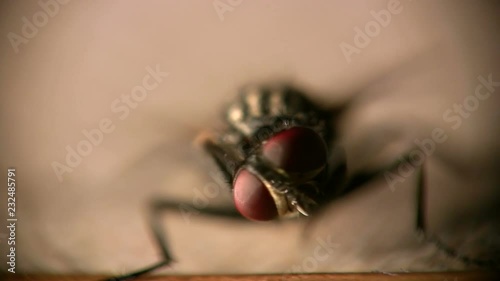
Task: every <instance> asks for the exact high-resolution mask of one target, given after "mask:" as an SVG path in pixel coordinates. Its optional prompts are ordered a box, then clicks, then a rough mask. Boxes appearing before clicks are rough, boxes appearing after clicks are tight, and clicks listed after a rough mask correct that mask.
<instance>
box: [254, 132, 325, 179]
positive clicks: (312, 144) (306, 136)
mask: <svg viewBox="0 0 500 281" xmlns="http://www.w3.org/2000/svg"><path fill="white" fill-rule="evenodd" d="M262 155H263V156H264V157H265V158H266V159H267V160H269V161H270V162H271V163H272V164H274V165H275V166H276V167H279V168H281V169H283V170H285V171H286V172H290V173H307V172H311V171H315V170H319V169H321V168H322V167H324V166H325V164H326V161H327V150H326V144H325V142H324V141H323V139H322V138H321V136H319V135H318V134H317V133H316V132H315V131H313V130H311V129H308V128H303V127H295V128H292V129H289V130H285V131H283V132H280V133H278V134H277V135H275V136H273V137H272V138H270V139H269V140H268V141H267V142H266V143H265V144H264V145H263V147H262Z"/></svg>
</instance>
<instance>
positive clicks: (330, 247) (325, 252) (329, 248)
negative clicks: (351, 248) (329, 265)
mask: <svg viewBox="0 0 500 281" xmlns="http://www.w3.org/2000/svg"><path fill="white" fill-rule="evenodd" d="M316 242H317V245H316V247H315V248H314V251H313V253H312V255H309V256H307V257H305V258H303V259H302V261H300V262H299V263H297V264H294V265H292V266H291V267H290V268H289V269H288V270H286V271H285V272H284V273H283V276H282V278H281V280H290V279H292V278H293V275H290V274H298V273H311V272H315V271H316V270H317V269H318V266H319V264H320V263H322V262H324V261H326V260H327V259H328V258H329V257H330V256H331V255H332V254H333V253H334V251H335V250H336V249H338V248H339V247H340V244H338V243H334V242H333V241H332V236H331V235H328V237H327V238H326V239H322V238H316Z"/></svg>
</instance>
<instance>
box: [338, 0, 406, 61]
mask: <svg viewBox="0 0 500 281" xmlns="http://www.w3.org/2000/svg"><path fill="white" fill-rule="evenodd" d="M402 11H403V6H401V2H400V1H399V0H389V2H387V9H382V10H380V11H378V12H377V11H374V10H371V11H370V14H371V15H372V18H373V20H371V21H369V22H367V23H366V24H365V25H364V27H363V29H361V28H360V27H358V26H356V27H354V38H353V44H354V45H352V44H349V43H347V42H345V41H342V42H341V43H340V44H339V47H340V50H341V51H342V54H344V57H345V59H346V60H347V63H351V61H352V55H354V54H360V53H361V50H362V49H364V48H366V47H368V45H370V43H371V42H372V39H373V38H375V37H377V36H378V35H379V34H380V32H381V31H382V29H383V28H386V27H387V26H388V25H389V24H390V23H391V21H392V17H393V16H394V15H398V14H400V13H401V12H402Z"/></svg>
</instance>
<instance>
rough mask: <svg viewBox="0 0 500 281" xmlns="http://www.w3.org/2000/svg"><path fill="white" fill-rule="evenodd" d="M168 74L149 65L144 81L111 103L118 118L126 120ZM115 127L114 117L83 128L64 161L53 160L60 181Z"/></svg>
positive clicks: (158, 66) (112, 109) (157, 66)
mask: <svg viewBox="0 0 500 281" xmlns="http://www.w3.org/2000/svg"><path fill="white" fill-rule="evenodd" d="M168 75H169V73H167V72H163V71H161V70H160V65H158V64H157V65H156V66H155V68H153V67H151V66H147V67H146V74H145V75H144V76H143V78H142V83H141V84H140V85H137V86H135V87H133V88H132V89H131V91H130V93H126V94H122V95H121V96H120V97H119V98H116V99H115V100H113V102H112V103H111V105H110V109H111V112H112V113H114V114H116V117H117V118H118V120H121V121H123V120H125V119H126V118H127V117H128V116H129V115H130V112H131V111H132V110H133V109H136V108H137V107H138V106H139V103H140V102H142V101H144V100H145V99H146V98H147V97H148V95H149V94H150V93H151V92H152V91H154V90H155V89H156V88H158V87H159V85H160V84H161V83H162V82H163V79H164V78H166V77H167V76H168ZM115 129H116V124H115V122H113V120H112V118H102V119H101V120H100V121H99V122H98V126H97V128H93V129H90V130H87V129H83V130H82V131H81V132H82V135H83V139H81V140H80V141H79V142H78V143H76V144H75V145H73V146H72V145H67V146H66V147H65V149H66V152H67V154H66V157H65V159H64V160H65V161H64V163H60V162H57V161H53V162H52V169H53V170H54V173H55V175H56V177H57V179H58V180H59V182H62V181H63V175H64V174H65V173H71V172H73V171H74V169H75V168H77V167H78V166H79V165H80V164H81V163H82V161H83V159H84V158H85V157H87V156H89V155H90V154H91V153H92V151H93V150H94V147H97V146H99V145H100V144H101V143H102V142H103V141H104V138H105V136H106V134H110V133H112V132H113V131H114V130H115Z"/></svg>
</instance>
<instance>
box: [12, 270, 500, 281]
mask: <svg viewBox="0 0 500 281" xmlns="http://www.w3.org/2000/svg"><path fill="white" fill-rule="evenodd" d="M6 277H7V278H6V280H13V281H16V280H30V281H51V280H72V281H88V280H102V279H103V278H104V277H102V276H71V275H68V276H58V275H25V274H15V275H12V274H9V275H7V276H6ZM499 278H500V272H445V273H401V274H399V273H398V274H384V273H354V274H293V275H291V274H290V275H282V274H275V275H198V276H194V275H178V276H148V277H143V278H139V279H137V280H138V281H141V280H144V281H146V280H149V281H152V280H155V281H162V280H169V281H181V280H182V281H187V280H190V281H191V280H193V281H194V280H200V281H215V280H222V281H233V280H238V281H244V280H252V281H257V280H258V281H264V280H266V281H278V280H279V281H281V280H307V281H311V280H335V281H352V280H367V281H386V280H394V281H416V280H426V281H469V280H470V281H472V280H481V281H488V280H492V281H493V280H495V281H496V280H499ZM2 279H3V278H2Z"/></svg>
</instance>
